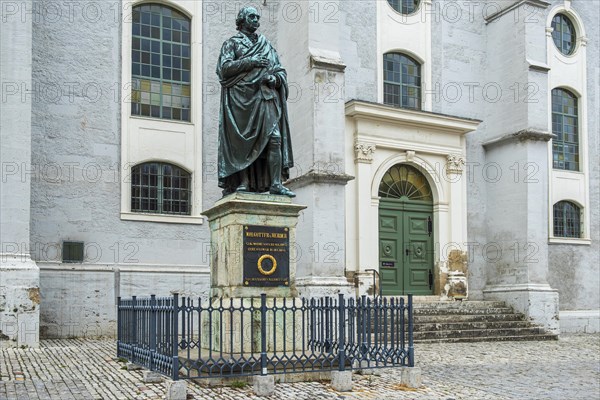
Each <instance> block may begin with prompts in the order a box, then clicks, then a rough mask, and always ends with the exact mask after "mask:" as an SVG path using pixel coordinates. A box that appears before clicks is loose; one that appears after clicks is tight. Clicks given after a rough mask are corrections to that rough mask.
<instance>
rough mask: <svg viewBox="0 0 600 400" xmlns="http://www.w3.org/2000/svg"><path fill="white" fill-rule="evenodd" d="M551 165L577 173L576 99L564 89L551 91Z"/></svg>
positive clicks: (577, 129)
mask: <svg viewBox="0 0 600 400" xmlns="http://www.w3.org/2000/svg"><path fill="white" fill-rule="evenodd" d="M552 133H554V134H555V135H556V139H553V140H552V164H553V167H554V168H556V169H565V170H569V171H579V128H578V111H577V97H576V96H575V95H574V94H573V93H571V92H569V91H568V90H565V89H554V90H553V91H552Z"/></svg>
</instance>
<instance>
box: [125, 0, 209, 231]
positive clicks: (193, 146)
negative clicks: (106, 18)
mask: <svg viewBox="0 0 600 400" xmlns="http://www.w3.org/2000/svg"><path fill="white" fill-rule="evenodd" d="M122 3H123V32H122V60H123V64H122V102H121V103H122V104H121V173H122V179H121V219H126V220H137V221H156V222H171V223H193V224H201V223H202V221H203V219H202V217H201V216H200V213H201V211H202V107H201V104H202V2H201V1H193V0H158V1H157V0H153V1H152V3H160V4H164V5H167V6H170V7H173V8H176V9H178V10H179V11H181V12H183V13H184V14H186V15H187V16H188V17H189V18H190V19H191V31H192V32H191V57H192V63H191V64H192V71H191V85H192V87H191V121H190V122H178V121H170V120H161V119H157V118H148V117H139V116H132V115H131V103H130V99H131V86H132V85H131V29H132V10H133V7H135V6H136V5H139V4H143V3H149V1H145V0H144V1H137V0H133V1H132V0H122ZM148 161H162V162H168V163H171V164H175V165H177V166H179V167H181V168H183V169H185V170H186V171H188V172H190V173H191V175H192V213H191V215H189V216H179V215H160V214H146V213H144V214H142V213H132V212H131V180H130V179H129V177H130V173H131V167H133V166H135V165H137V164H140V163H143V162H148Z"/></svg>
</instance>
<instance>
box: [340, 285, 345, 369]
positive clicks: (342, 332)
mask: <svg viewBox="0 0 600 400" xmlns="http://www.w3.org/2000/svg"><path fill="white" fill-rule="evenodd" d="M338 311H339V318H338V326H339V333H338V346H339V363H340V364H339V370H340V371H344V370H345V369H346V303H345V300H344V295H343V294H342V293H340V294H339V303H338Z"/></svg>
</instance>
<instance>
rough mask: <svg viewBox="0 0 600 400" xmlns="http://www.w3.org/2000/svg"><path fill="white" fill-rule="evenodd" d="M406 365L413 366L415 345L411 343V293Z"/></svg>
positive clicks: (411, 296) (411, 297)
mask: <svg viewBox="0 0 600 400" xmlns="http://www.w3.org/2000/svg"><path fill="white" fill-rule="evenodd" d="M408 366H409V367H414V366H415V347H414V343H413V295H412V294H409V295H408Z"/></svg>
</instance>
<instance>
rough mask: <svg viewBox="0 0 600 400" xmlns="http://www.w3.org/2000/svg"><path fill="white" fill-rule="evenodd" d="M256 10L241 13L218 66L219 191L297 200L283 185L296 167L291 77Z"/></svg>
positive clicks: (246, 10) (223, 48)
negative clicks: (290, 108)
mask: <svg viewBox="0 0 600 400" xmlns="http://www.w3.org/2000/svg"><path fill="white" fill-rule="evenodd" d="M259 20H260V15H259V13H258V11H257V10H256V9H255V8H253V7H244V8H242V9H241V10H240V12H239V13H238V17H237V19H236V25H237V29H238V31H239V32H238V34H237V35H235V36H233V37H232V38H230V39H229V40H227V41H225V42H224V43H223V47H222V49H221V55H220V57H219V61H218V63H217V75H218V76H219V79H220V81H221V115H220V121H219V167H218V172H219V187H221V188H222V189H223V195H224V196H225V195H227V194H230V193H233V192H235V191H239V192H257V193H262V192H266V191H269V192H270V193H271V194H278V195H284V196H289V197H294V196H295V194H294V192H292V191H291V190H289V189H287V188H286V187H285V186H283V185H282V180H283V179H287V178H288V177H289V169H290V168H291V167H292V166H293V163H294V161H293V156H292V145H291V140H290V132H289V123H288V114H287V106H286V100H287V96H288V85H287V74H286V72H285V70H284V69H283V67H282V66H281V64H280V62H279V57H278V56H277V52H276V51H275V49H274V48H273V46H272V45H271V43H270V42H269V41H268V40H267V39H266V38H265V37H264V36H263V35H260V34H257V33H256V30H257V29H258V27H259V26H260V24H259Z"/></svg>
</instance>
